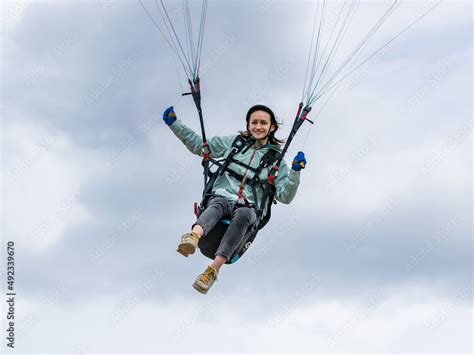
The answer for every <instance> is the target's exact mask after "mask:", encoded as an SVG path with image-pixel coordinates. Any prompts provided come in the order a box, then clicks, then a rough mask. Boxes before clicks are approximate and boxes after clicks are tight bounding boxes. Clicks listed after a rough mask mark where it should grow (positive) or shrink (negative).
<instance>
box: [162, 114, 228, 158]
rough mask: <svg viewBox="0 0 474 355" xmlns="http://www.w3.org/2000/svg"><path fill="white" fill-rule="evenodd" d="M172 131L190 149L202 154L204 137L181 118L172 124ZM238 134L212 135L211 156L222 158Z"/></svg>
mask: <svg viewBox="0 0 474 355" xmlns="http://www.w3.org/2000/svg"><path fill="white" fill-rule="evenodd" d="M170 129H171V131H172V132H173V133H174V135H175V136H176V137H178V138H179V140H180V141H181V142H183V143H184V145H185V146H186V148H188V150H189V151H190V152H191V153H193V154H196V155H199V156H202V155H203V154H202V137H201V136H200V135H198V134H197V133H196V132H194V131H193V130H192V129H191V128H189V127H188V126H186V125H185V124H184V123H183V122H182V121H181V120H179V119H178V120H176V121H175V122H174V123H173V124H172V125H171V126H170ZM235 137H236V135H233V136H224V137H211V138H209V139H208V143H209V149H210V150H211V156H212V157H214V158H221V157H223V156H224V154H225V153H226V152H227V150H228V149H229V147H230V146H231V145H232V142H233V141H234V139H235Z"/></svg>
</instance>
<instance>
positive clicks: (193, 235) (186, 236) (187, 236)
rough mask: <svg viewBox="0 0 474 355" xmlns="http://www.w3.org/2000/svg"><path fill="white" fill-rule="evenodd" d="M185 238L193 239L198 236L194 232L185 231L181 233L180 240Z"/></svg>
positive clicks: (196, 238) (197, 238)
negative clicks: (183, 233)
mask: <svg viewBox="0 0 474 355" xmlns="http://www.w3.org/2000/svg"><path fill="white" fill-rule="evenodd" d="M187 238H189V239H193V240H199V237H198V236H197V234H195V233H186V234H185V235H183V236H182V237H181V241H183V240H185V239H187Z"/></svg>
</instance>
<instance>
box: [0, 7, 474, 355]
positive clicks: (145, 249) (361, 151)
mask: <svg viewBox="0 0 474 355" xmlns="http://www.w3.org/2000/svg"><path fill="white" fill-rule="evenodd" d="M145 3H146V4H147V5H148V6H149V7H150V8H152V9H153V6H154V3H153V2H145ZM166 3H167V4H168V6H169V8H170V11H171V12H172V13H173V16H175V17H174V18H176V26H177V27H178V28H182V22H180V21H181V20H182V10H181V7H180V3H179V2H166ZM435 3H436V2H435V1H413V2H406V3H403V4H402V6H400V8H399V9H397V12H396V13H394V15H393V17H392V18H390V21H389V22H387V24H386V26H384V27H383V28H382V29H381V30H380V31H379V33H378V35H377V36H376V37H374V39H373V41H372V42H371V43H370V45H369V46H368V47H367V54H370V53H371V51H372V52H373V51H374V50H376V49H377V48H378V46H380V45H381V44H382V43H384V40H388V39H390V38H391V37H393V36H394V35H395V34H396V33H397V32H399V31H400V30H402V29H403V28H405V27H406V26H407V25H409V24H410V23H411V22H412V21H413V20H414V19H416V18H417V17H418V16H420V14H422V13H423V12H424V11H426V9H428V8H429V7H430V6H433V5H434V4H435ZM193 4H197V3H193ZM388 4H389V2H387V1H382V0H381V1H379V2H364V3H362V5H361V7H360V8H359V12H358V13H357V19H356V20H355V22H354V24H355V25H354V26H353V27H352V28H351V30H350V31H349V32H348V34H347V35H346V42H345V44H344V46H347V47H344V46H343V48H350V46H351V45H352V46H354V45H355V44H356V43H357V41H358V40H360V38H361V36H362V35H363V33H362V32H363V31H362V30H361V28H362V26H363V25H364V24H370V23H374V22H375V21H376V19H377V18H378V16H380V14H381V13H382V12H383V10H384V9H385V8H386V7H387V6H388ZM314 9H315V4H314V3H311V2H290V1H268V0H267V1H260V2H257V1H246V2H237V1H222V2H217V1H211V2H210V3H209V6H208V14H207V23H206V33H205V42H204V47H203V53H202V64H201V77H202V95H203V111H204V116H205V119H206V124H207V130H208V134H209V135H210V136H212V135H216V134H222V135H228V134H234V133H236V132H237V131H238V130H239V129H242V128H244V117H245V113H246V111H247V109H248V108H249V107H250V106H251V105H253V104H255V103H265V104H267V105H268V106H270V107H272V108H273V109H274V110H275V112H276V114H277V116H278V118H279V120H280V121H282V122H283V126H282V129H281V131H280V132H281V135H280V137H285V136H286V135H287V134H288V132H289V130H290V127H291V121H292V119H293V117H294V114H295V111H296V108H297V105H298V103H299V100H300V97H301V91H302V89H303V82H304V75H305V68H306V60H307V56H308V51H309V46H310V42H311V31H312V26H313V13H314ZM191 10H192V12H193V14H198V7H197V6H192V7H191ZM155 13H156V12H155ZM357 24H359V25H357ZM471 29H472V5H471V4H470V2H468V1H466V2H462V1H443V2H442V3H441V4H440V5H439V6H438V7H437V8H436V9H435V10H434V11H433V12H432V13H430V14H429V15H428V16H426V17H425V18H424V19H423V20H422V21H420V22H419V23H417V24H416V26H414V27H413V28H411V29H410V30H409V31H407V32H406V33H405V34H404V35H403V36H401V37H400V38H398V39H397V40H396V41H395V42H393V43H392V44H391V45H390V46H389V47H388V48H387V49H386V50H384V51H383V52H381V53H380V54H379V55H377V56H376V57H374V58H373V59H372V60H370V61H369V62H367V64H366V65H364V66H362V67H361V68H359V70H357V71H356V72H355V73H354V75H352V76H351V77H349V78H348V79H347V80H346V81H344V82H343V83H342V84H341V86H340V87H339V89H338V91H336V92H335V94H334V95H333V96H332V97H331V99H330V101H329V102H328V104H327V105H325V106H324V107H322V104H323V103H324V101H322V102H321V105H320V104H319V103H318V104H316V105H315V106H314V109H313V114H312V115H311V116H310V117H311V118H312V119H313V120H315V121H316V124H315V125H314V126H312V127H311V129H309V128H310V127H307V126H303V128H302V129H301V131H300V133H299V135H298V136H297V138H296V139H295V142H294V144H293V145H292V147H291V148H290V151H289V153H288V154H289V155H288V156H287V159H291V157H292V156H293V155H294V154H295V153H296V152H297V151H298V150H304V151H305V153H306V156H307V159H308V165H307V168H306V169H305V170H304V171H303V172H302V178H301V185H300V188H299V191H298V194H297V196H296V198H295V199H294V201H293V202H292V203H291V205H282V204H279V205H277V206H276V207H275V208H274V210H273V216H272V220H271V222H270V223H269V225H268V226H267V227H266V228H265V229H264V230H262V231H261V232H260V234H259V236H258V238H257V239H256V241H255V243H254V245H253V246H252V247H251V249H250V250H249V251H248V252H247V254H246V255H245V256H244V257H243V258H242V259H241V260H239V261H238V262H237V263H236V264H234V265H231V266H225V267H224V268H223V269H222V270H221V273H220V276H219V281H218V282H217V283H216V284H215V285H214V286H213V288H212V289H211V290H210V292H209V293H208V294H207V295H202V294H199V293H197V292H196V291H195V290H194V289H193V288H191V284H192V282H193V281H194V279H195V277H196V276H197V275H198V274H199V273H201V272H202V271H203V270H204V268H205V267H206V265H207V264H208V263H209V259H206V258H205V257H204V256H203V255H201V254H199V253H198V254H196V255H193V256H192V257H190V258H188V259H186V258H183V257H182V256H181V255H180V254H178V253H177V252H176V251H175V249H176V245H177V242H178V240H179V236H180V235H181V234H183V233H184V232H186V231H188V228H189V226H190V225H191V224H192V223H193V217H194V216H193V213H192V204H193V202H194V201H195V200H197V199H198V198H199V196H200V194H201V188H202V186H201V184H202V175H201V174H202V171H201V166H200V159H199V158H198V157H196V156H192V155H191V154H190V153H189V152H188V151H187V150H186V148H185V147H184V146H183V145H182V144H181V143H180V142H179V140H177V139H176V137H175V136H174V135H173V134H172V133H171V132H170V130H169V129H168V127H167V126H166V125H164V124H163V122H162V120H161V115H162V112H163V110H164V109H165V108H166V107H167V106H169V105H174V106H175V108H176V112H177V114H178V116H179V118H180V119H182V120H183V122H184V123H185V124H187V125H188V126H190V127H192V128H193V129H195V130H199V122H198V119H197V114H196V112H195V108H194V107H193V103H192V100H191V99H190V98H189V97H181V93H182V92H183V90H186V87H185V84H186V79H185V76H184V73H183V71H182V68H180V67H179V66H177V65H176V61H175V59H174V58H173V56H172V55H171V52H170V50H169V48H168V47H167V46H166V43H165V42H164V40H163V39H162V38H161V37H160V34H159V33H158V32H157V30H156V28H154V26H153V24H152V23H151V21H150V20H149V18H148V17H147V15H146V13H145V12H144V11H143V9H142V8H141V7H140V4H139V3H138V2H136V1H114V0H107V1H105V0H104V1H57V2H52V1H51V2H31V3H30V2H24V1H21V2H13V1H10V2H9V1H6V2H5V1H3V2H2V35H1V40H2V46H1V84H2V85H1V108H2V115H1V116H2V125H1V128H2V135H1V144H2V145H1V152H2V167H1V171H2V195H1V196H2V197H1V201H2V205H1V207H2V208H1V211H2V212H1V216H2V223H1V226H2V230H1V234H2V240H3V243H2V260H5V258H3V257H5V256H6V245H7V242H8V241H13V242H14V243H15V288H16V293H17V296H16V308H15V317H16V318H15V321H16V323H15V324H16V338H15V352H16V353H20V352H23V353H52V352H56V353H76V354H77V353H80V354H84V353H102V352H124V353H143V352H156V353H160V352H231V353H244V352H318V353H326V352H327V353H334V352H345V353H352V352H380V353H387V352H411V353H419V352H435V351H436V352H445V353H453V352H459V353H460V352H465V353H470V352H471V351H472V345H471V338H472V286H473V283H472V280H473V279H472V181H471V180H472V128H473V123H472V121H471V115H472V106H471V105H472V103H471V99H472V86H471V85H472V83H471V78H472V67H471V62H472V32H471ZM343 59H344V58H343V57H341V58H339V60H343ZM321 108H322V110H321ZM2 264H3V265H5V262H3V261H2ZM1 274H2V283H3V284H4V285H5V274H6V269H5V266H2V270H1ZM3 289H5V287H4V288H3ZM4 297H6V296H4ZM4 303H5V301H4V300H2V307H3V304H4ZM6 312H7V311H6V309H4V311H2V315H1V317H2V322H3V328H2V329H3V330H4V329H6V328H5V327H6ZM5 337H6V336H5V332H4V331H3V332H2V342H3V343H2V351H3V350H5V351H6V352H13V351H11V349H9V348H7V347H6V346H5V341H6V340H5Z"/></svg>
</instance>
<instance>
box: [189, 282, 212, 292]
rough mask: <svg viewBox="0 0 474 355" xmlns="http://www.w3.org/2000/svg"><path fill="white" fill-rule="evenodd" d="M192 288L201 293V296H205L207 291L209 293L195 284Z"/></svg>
mask: <svg viewBox="0 0 474 355" xmlns="http://www.w3.org/2000/svg"><path fill="white" fill-rule="evenodd" d="M193 288H194V289H195V290H196V291H198V292H201V293H203V294H206V293H207V291H209V290H206V289H203V288H201V287H200V286H199V285H197V284H196V283H193Z"/></svg>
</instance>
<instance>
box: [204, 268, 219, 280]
mask: <svg viewBox="0 0 474 355" xmlns="http://www.w3.org/2000/svg"><path fill="white" fill-rule="evenodd" d="M211 278H213V279H217V276H216V275H215V272H214V270H212V269H210V268H209V269H207V270H206V271H204V272H203V274H202V276H201V280H202V281H203V282H204V283H208V282H209V281H211Z"/></svg>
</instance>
